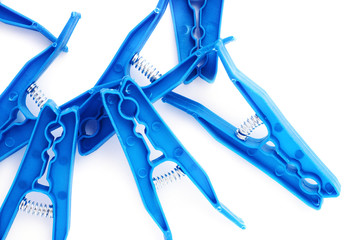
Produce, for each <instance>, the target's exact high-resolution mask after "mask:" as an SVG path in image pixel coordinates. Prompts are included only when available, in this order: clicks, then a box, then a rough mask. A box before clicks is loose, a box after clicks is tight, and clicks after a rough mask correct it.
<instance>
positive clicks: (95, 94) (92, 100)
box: [60, 0, 169, 155]
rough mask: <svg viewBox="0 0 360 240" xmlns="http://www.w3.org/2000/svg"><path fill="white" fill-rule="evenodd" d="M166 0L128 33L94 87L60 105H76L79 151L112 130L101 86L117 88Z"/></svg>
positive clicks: (99, 142) (92, 147) (86, 151)
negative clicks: (105, 114) (78, 120)
mask: <svg viewBox="0 0 360 240" xmlns="http://www.w3.org/2000/svg"><path fill="white" fill-rule="evenodd" d="M168 1H169V0H159V2H158V4H157V6H156V8H155V10H154V11H152V12H151V13H150V14H149V15H148V16H147V17H146V18H145V19H144V20H143V21H142V22H140V23H139V24H138V25H137V26H136V27H135V28H134V29H133V30H132V31H131V32H130V33H129V34H128V36H127V37H126V39H125V41H124V42H123V43H122V45H121V46H120V48H119V50H118V52H117V53H116V55H115V56H114V58H113V60H112V61H111V63H110V64H109V66H108V67H107V69H106V70H105V72H104V73H103V75H102V76H101V77H100V79H99V80H98V82H97V83H96V85H95V87H94V88H92V89H90V90H88V91H86V92H85V93H83V94H81V95H79V96H78V97H76V98H74V99H73V100H71V101H69V102H68V103H66V104H64V105H63V106H61V107H60V108H61V109H66V108H68V107H71V106H74V105H76V106H79V114H80V128H79V138H78V143H79V153H80V154H81V155H87V154H90V153H92V152H93V151H95V150H96V149H98V148H99V147H100V146H101V145H102V144H103V143H104V142H105V141H106V140H107V139H108V138H110V137H111V135H110V136H108V135H105V134H103V133H104V132H108V131H111V132H113V131H114V130H113V128H112V126H111V124H110V120H109V119H108V117H107V116H104V107H103V104H102V100H101V95H100V90H101V89H102V88H118V87H119V84H120V81H121V80H122V79H123V78H124V77H125V76H129V75H130V66H131V65H132V60H133V59H134V57H136V56H137V55H136V54H137V53H138V52H140V51H141V49H142V48H143V46H144V45H145V44H146V42H147V40H148V38H149V37H150V36H151V34H152V32H153V30H154V29H155V27H156V26H157V24H158V23H159V21H160V19H161V17H162V16H163V14H164V12H165V10H166V7H167V5H168ZM92 121H96V124H95V125H96V129H93V130H92V131H90V132H89V131H87V130H86V129H87V128H88V125H89V123H91V122H92Z"/></svg>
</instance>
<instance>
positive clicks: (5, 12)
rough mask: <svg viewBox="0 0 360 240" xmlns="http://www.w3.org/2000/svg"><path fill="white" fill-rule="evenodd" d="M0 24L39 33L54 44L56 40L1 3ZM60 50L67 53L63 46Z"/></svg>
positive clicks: (28, 19)
mask: <svg viewBox="0 0 360 240" xmlns="http://www.w3.org/2000/svg"><path fill="white" fill-rule="evenodd" d="M0 22H3V23H6V24H9V25H13V26H16V27H20V28H25V29H29V30H32V31H36V32H39V33H41V34H42V35H43V36H44V37H46V38H47V39H49V40H50V41H51V42H56V40H57V39H56V37H55V36H54V35H53V34H52V33H51V32H49V31H48V30H47V29H46V28H45V27H43V26H42V25H40V24H39V23H38V22H35V21H34V20H32V19H30V18H28V17H26V16H24V15H22V14H21V13H19V12H17V11H15V10H13V9H11V8H9V7H7V6H5V5H4V4H3V3H0ZM62 50H63V51H64V52H67V51H68V48H67V47H66V46H65V47H64V48H63V49H62Z"/></svg>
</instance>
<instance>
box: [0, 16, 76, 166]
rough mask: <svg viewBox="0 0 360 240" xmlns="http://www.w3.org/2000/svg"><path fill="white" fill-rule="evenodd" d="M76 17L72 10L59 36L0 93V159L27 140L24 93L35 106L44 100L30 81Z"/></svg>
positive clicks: (30, 119)
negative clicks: (33, 100)
mask: <svg viewBox="0 0 360 240" xmlns="http://www.w3.org/2000/svg"><path fill="white" fill-rule="evenodd" d="M79 19H80V14H79V13H75V12H74V13H72V14H71V17H70V19H69V21H68V23H67V24H66V26H65V27H64V29H63V31H62V33H61V34H60V36H59V38H58V39H57V40H56V41H55V42H54V43H53V44H51V45H50V46H49V47H48V48H46V49H45V50H44V51H43V52H41V53H40V54H39V55H37V56H35V57H34V58H32V59H31V60H30V61H28V62H27V63H26V64H25V65H24V67H23V68H22V69H21V70H20V72H19V73H18V74H17V75H16V77H15V78H14V79H13V80H12V82H11V83H10V85H9V86H8V87H7V88H6V89H5V91H4V92H3V93H2V94H1V95H0V112H1V115H0V161H1V160H3V159H4V158H6V157H8V156H9V155H11V154H13V153H14V152H16V151H18V150H19V149H20V148H22V147H23V146H25V145H26V144H27V142H28V141H29V139H30V136H31V133H32V131H33V129H34V125H35V122H36V116H34V115H33V114H32V113H31V112H30V110H29V109H28V108H27V106H26V96H27V94H29V93H31V94H33V95H34V98H36V99H35V100H37V104H38V106H39V107H41V106H42V105H43V104H44V101H43V99H41V96H39V93H35V92H36V89H34V88H33V87H32V84H33V83H34V82H35V81H36V80H37V79H38V78H39V77H40V76H41V75H42V73H43V72H44V71H45V70H46V69H47V68H48V67H49V65H50V64H51V63H52V62H53V61H54V59H55V58H56V57H57V56H58V55H59V53H60V52H61V51H62V49H63V48H64V47H65V46H66V44H67V42H68V40H69V38H70V36H71V34H72V32H73V30H74V28H75V26H76V24H77V22H78V21H79ZM36 94H38V95H36ZM37 98H39V99H37ZM18 114H22V115H23V117H24V120H23V121H18V120H17V116H18Z"/></svg>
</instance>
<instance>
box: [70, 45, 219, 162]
mask: <svg viewBox="0 0 360 240" xmlns="http://www.w3.org/2000/svg"><path fill="white" fill-rule="evenodd" d="M123 46H124V45H123ZM212 48H214V43H213V44H209V45H207V46H205V47H203V48H201V49H199V50H197V51H196V52H195V53H193V54H192V55H190V56H189V57H188V58H187V59H186V60H184V61H183V62H181V63H179V64H178V65H177V66H175V67H174V68H173V69H171V70H170V71H169V72H167V73H166V74H165V75H162V76H161V77H160V78H159V79H158V80H156V79H154V81H153V83H152V84H150V85H148V86H145V87H143V91H144V93H145V94H146V95H147V97H148V98H149V100H150V101H151V102H155V101H157V100H159V99H160V98H162V97H163V96H164V95H165V94H166V93H168V92H169V91H171V90H173V89H174V88H176V87H177V86H178V85H180V84H181V83H183V82H184V81H185V80H186V79H187V78H188V76H189V75H190V74H191V72H192V71H193V70H194V69H195V68H196V67H197V65H198V64H199V63H200V62H201V61H202V60H203V59H204V58H205V57H206V56H207V52H208V51H206V49H212ZM129 76H130V75H127V76H126V77H129ZM118 86H119V82H118V81H115V82H112V83H109V84H107V85H99V86H97V87H95V88H93V89H92V90H90V91H89V92H88V93H87V94H85V95H82V96H80V97H79V98H78V99H74V100H73V101H71V103H72V104H73V102H74V101H75V102H77V103H78V104H79V102H82V101H83V102H84V104H82V105H81V106H82V107H81V108H80V110H79V111H80V112H81V117H82V118H81V119H82V120H81V123H80V126H81V129H80V133H79V152H80V154H84V155H86V154H89V153H91V152H93V151H95V150H96V149H97V148H99V147H100V146H101V145H102V144H104V143H105V142H106V141H107V140H108V139H109V138H110V137H111V136H113V135H114V134H115V131H114V128H113V127H112V125H111V122H110V119H109V117H108V116H107V114H106V113H105V110H104V108H103V106H102V102H99V100H101V99H98V96H97V93H98V92H99V90H101V89H102V88H118ZM90 96H94V97H92V98H89V97H90ZM84 99H85V100H86V99H87V100H86V101H84ZM94 99H95V100H94ZM95 103H96V104H95ZM70 105H71V104H66V105H65V107H68V106H70ZM79 105H80V104H79ZM85 109H86V111H85ZM94 116H96V117H94ZM94 120H96V131H95V132H94V133H93V134H87V133H86V124H87V123H88V122H90V121H94Z"/></svg>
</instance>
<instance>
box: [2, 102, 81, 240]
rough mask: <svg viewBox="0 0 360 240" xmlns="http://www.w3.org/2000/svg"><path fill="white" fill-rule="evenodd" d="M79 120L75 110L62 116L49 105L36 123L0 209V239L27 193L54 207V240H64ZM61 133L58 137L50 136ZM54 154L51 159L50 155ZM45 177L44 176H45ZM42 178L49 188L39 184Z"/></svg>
mask: <svg viewBox="0 0 360 240" xmlns="http://www.w3.org/2000/svg"><path fill="white" fill-rule="evenodd" d="M77 126H78V116H77V111H76V109H67V110H66V111H63V112H61V111H60V110H59V109H58V107H57V106H56V105H55V104H54V102H52V101H49V102H48V103H47V104H46V105H45V106H44V108H43V109H42V111H41V112H40V115H39V118H38V120H37V122H36V125H35V129H34V131H33V133H32V136H31V140H30V142H29V145H28V147H27V150H26V153H25V155H24V158H23V160H22V162H21V165H20V168H19V170H18V172H17V175H16V177H15V179H14V182H13V184H12V186H11V189H10V191H9V193H8V195H7V196H6V199H5V201H4V203H3V204H2V206H1V209H0V236H1V239H5V238H6V235H7V234H8V232H9V230H10V228H11V225H12V223H13V222H14V219H15V217H16V214H17V212H18V210H19V204H20V202H21V200H22V199H23V198H24V197H25V196H26V194H28V193H30V192H39V193H43V194H45V195H47V196H48V197H49V198H50V200H51V201H52V204H53V209H54V220H53V238H52V239H53V240H64V239H66V236H67V234H68V231H69V228H70V196H71V185H72V173H73V166H74V157H75V150H76V137H77ZM56 128H61V129H62V135H61V136H60V137H54V136H53V134H52V132H53V131H54V130H55V129H56ZM49 151H52V152H53V153H54V156H51V155H50V154H49ZM45 174H46V175H45ZM43 176H45V177H46V180H47V183H48V186H47V185H45V184H43V183H40V181H39V180H40V179H41V178H42V177H43Z"/></svg>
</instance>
